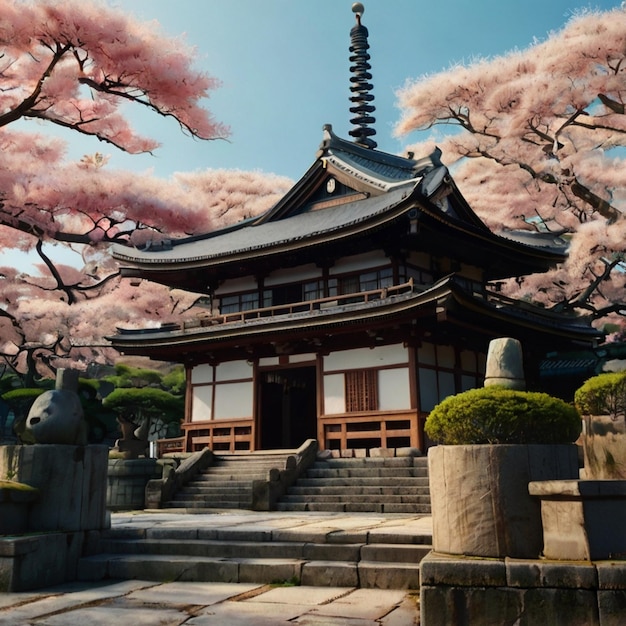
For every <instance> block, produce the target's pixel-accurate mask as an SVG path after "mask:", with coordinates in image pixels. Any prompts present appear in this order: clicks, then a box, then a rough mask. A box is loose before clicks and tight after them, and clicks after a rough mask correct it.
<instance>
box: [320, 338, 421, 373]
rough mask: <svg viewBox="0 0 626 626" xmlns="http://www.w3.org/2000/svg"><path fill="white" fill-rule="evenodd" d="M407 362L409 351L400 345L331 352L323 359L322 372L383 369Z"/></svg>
mask: <svg viewBox="0 0 626 626" xmlns="http://www.w3.org/2000/svg"><path fill="white" fill-rule="evenodd" d="M408 362H409V351H408V350H407V348H405V347H404V346H403V345H402V344H395V345H392V346H378V347H377V348H373V349H370V348H357V349H355V350H342V351H341V352H333V353H332V354H329V355H328V356H325V357H324V371H325V372H332V371H336V370H354V369H363V368H367V367H384V366H385V365H397V364H404V363H408Z"/></svg>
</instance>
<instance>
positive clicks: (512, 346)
mask: <svg viewBox="0 0 626 626" xmlns="http://www.w3.org/2000/svg"><path fill="white" fill-rule="evenodd" d="M489 385H501V386H502V387H507V388H508V389H517V390H518V391H524V390H525V389H526V380H525V378H524V360H523V357H522V344H521V343H520V342H519V341H518V340H517V339H511V338H510V337H501V338H499V339H493V340H492V341H490V342H489V351H488V352H487V369H486V372H485V387H488V386H489Z"/></svg>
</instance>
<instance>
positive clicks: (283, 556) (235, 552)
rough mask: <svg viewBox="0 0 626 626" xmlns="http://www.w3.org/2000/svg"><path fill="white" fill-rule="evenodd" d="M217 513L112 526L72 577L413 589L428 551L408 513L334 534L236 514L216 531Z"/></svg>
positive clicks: (312, 521) (327, 526)
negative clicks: (183, 519) (137, 525)
mask: <svg viewBox="0 0 626 626" xmlns="http://www.w3.org/2000/svg"><path fill="white" fill-rule="evenodd" d="M224 515H226V516H228V514H224V513H223V514H218V515H212V516H210V517H212V518H217V521H214V522H213V524H218V526H215V525H211V523H207V524H206V525H203V520H202V519H201V518H204V517H205V515H197V516H188V517H192V518H197V519H198V521H197V522H196V521H194V523H193V525H191V524H189V523H183V524H179V525H173V524H171V523H168V524H167V525H165V526H163V527H159V526H158V525H151V524H149V523H148V524H147V525H146V526H145V527H143V528H132V527H128V528H124V527H123V526H122V527H119V528H113V529H111V530H110V531H108V532H107V533H105V534H104V537H103V538H102V539H101V540H100V544H99V545H98V546H97V549H96V550H95V551H96V552H98V553H97V554H93V555H92V556H87V557H83V558H82V559H81V560H80V562H79V566H78V579H79V580H83V581H98V580H104V579H118V580H119V579H122V580H128V579H139V580H152V581H200V582H230V583H237V582H240V583H243V582H246V583H259V584H281V583H287V584H301V585H312V586H338V587H366V588H378V589H418V588H419V562H420V561H421V559H422V558H423V557H424V556H425V555H426V554H427V553H428V552H429V551H430V550H431V546H430V545H429V544H430V542H431V536H430V533H429V532H427V533H422V534H420V528H422V527H423V526H421V527H420V526H419V524H420V523H421V521H420V520H419V519H417V520H416V518H412V517H409V516H391V517H390V518H387V519H386V520H380V519H376V520H372V519H370V518H369V517H368V516H364V517H359V516H355V518H352V517H350V518H345V517H344V518H343V520H339V522H337V523H340V522H341V521H343V522H346V520H347V521H348V522H349V523H348V524H347V525H346V527H345V528H344V529H339V527H338V526H333V524H334V520H332V519H331V520H326V519H324V518H316V517H315V514H314V513H312V514H309V515H310V516H311V517H307V518H303V517H302V516H300V517H297V516H294V514H283V516H282V517H281V514H279V513H269V514H265V515H267V516H273V517H267V518H265V519H262V520H257V519H256V518H255V519H253V520H250V521H248V522H246V519H245V518H244V517H243V516H246V515H247V516H248V517H249V516H250V515H251V514H250V513H244V514H240V517H239V518H238V519H236V520H235V522H234V523H233V524H232V525H230V526H226V527H221V528H220V527H219V520H220V519H222V518H223V517H224ZM318 515H320V514H318ZM285 516H287V517H285ZM207 517H208V516H207ZM190 521H191V520H190ZM368 524H369V526H368ZM412 524H413V526H412Z"/></svg>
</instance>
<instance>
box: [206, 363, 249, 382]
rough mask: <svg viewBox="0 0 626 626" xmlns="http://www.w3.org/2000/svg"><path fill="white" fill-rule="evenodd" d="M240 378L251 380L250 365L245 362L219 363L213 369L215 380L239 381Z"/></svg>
mask: <svg viewBox="0 0 626 626" xmlns="http://www.w3.org/2000/svg"><path fill="white" fill-rule="evenodd" d="M242 378H252V365H249V364H248V363H247V361H227V362H226V363H220V364H219V365H218V366H217V367H216V368H215V380H216V381H224V380H241V379H242Z"/></svg>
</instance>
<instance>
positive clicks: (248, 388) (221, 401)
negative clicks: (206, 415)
mask: <svg viewBox="0 0 626 626" xmlns="http://www.w3.org/2000/svg"><path fill="white" fill-rule="evenodd" d="M253 396H254V389H253V386H252V381H250V382H245V383H224V384H221V385H215V416H214V419H216V420H225V419H235V418H238V417H252V400H253Z"/></svg>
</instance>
